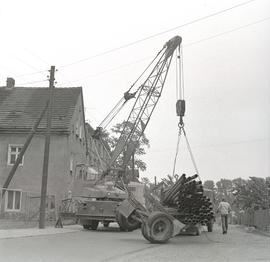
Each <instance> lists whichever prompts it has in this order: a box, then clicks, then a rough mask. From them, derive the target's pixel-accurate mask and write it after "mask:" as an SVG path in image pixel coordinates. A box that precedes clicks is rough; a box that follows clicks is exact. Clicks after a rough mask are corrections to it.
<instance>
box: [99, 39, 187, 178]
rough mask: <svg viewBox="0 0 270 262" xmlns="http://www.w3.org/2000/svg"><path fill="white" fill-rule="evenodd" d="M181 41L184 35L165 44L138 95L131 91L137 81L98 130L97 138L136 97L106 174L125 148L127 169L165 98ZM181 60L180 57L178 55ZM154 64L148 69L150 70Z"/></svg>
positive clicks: (124, 162) (123, 166)
mask: <svg viewBox="0 0 270 262" xmlns="http://www.w3.org/2000/svg"><path fill="white" fill-rule="evenodd" d="M181 42H182V38H181V37H180V36H175V37H173V38H172V39H170V40H169V41H167V42H166V43H165V44H164V46H163V48H162V49H161V50H160V51H159V52H158V54H157V55H156V57H155V58H154V60H153V61H152V62H151V64H153V62H154V61H157V62H156V64H155V66H154V67H153V68H152V70H151V72H150V74H149V75H148V77H147V78H146V80H145V81H144V82H143V83H142V84H141V85H140V86H139V87H138V88H137V89H136V90H135V92H131V88H133V87H134V86H135V84H136V83H137V82H138V80H136V82H135V83H134V84H133V85H132V86H131V88H130V89H129V90H128V91H127V92H125V93H124V96H123V98H122V99H121V100H120V101H119V102H118V104H117V105H116V106H115V107H114V109H113V110H112V111H111V112H110V114H109V115H108V116H107V117H106V118H105V119H104V120H103V121H102V123H101V125H100V126H99V127H98V128H97V129H96V130H97V131H96V133H95V136H96V137H97V135H98V134H99V133H100V132H101V131H102V129H103V125H105V124H106V125H108V123H109V122H110V121H111V120H112V119H113V118H114V117H115V115H116V114H117V113H118V112H119V111H120V110H121V108H122V107H123V105H124V104H125V103H126V102H127V101H129V100H130V99H132V98H135V102H134V104H133V107H132V110H131V112H130V114H129V116H128V118H127V120H126V121H125V122H124V127H123V129H122V131H121V134H120V137H119V139H118V142H117V144H116V146H115V148H114V151H113V152H112V155H111V159H110V161H109V163H108V164H107V167H106V170H105V172H104V173H105V174H107V173H108V172H109V170H111V169H112V168H113V167H114V164H115V162H116V160H117V159H118V157H119V155H120V154H121V153H123V151H124V149H125V157H124V161H123V163H122V169H123V170H124V169H125V167H126V165H127V163H128V162H129V160H130V158H131V156H132V154H133V153H134V150H135V148H136V146H137V143H138V141H139V140H140V138H141V136H142V134H143V133H144V130H145V129H146V127H147V125H148V123H149V120H150V118H151V115H152V113H153V111H154V109H155V107H156V105H157V103H158V101H159V99H160V97H161V94H162V90H163V87H164V84H165V81H166V78H167V74H168V71H169V68H170V65H171V61H172V57H173V54H174V51H175V50H176V49H177V48H179V50H180V45H181ZM178 58H180V57H179V56H178ZM151 64H150V65H151ZM150 65H149V66H148V67H150ZM147 69H148V68H147ZM145 71H146V70H145ZM145 71H144V72H145ZM141 76H142V75H141Z"/></svg>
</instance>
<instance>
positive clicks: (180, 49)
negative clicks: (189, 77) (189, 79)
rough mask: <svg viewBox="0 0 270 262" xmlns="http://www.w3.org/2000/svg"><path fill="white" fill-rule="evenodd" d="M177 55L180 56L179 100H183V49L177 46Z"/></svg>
mask: <svg viewBox="0 0 270 262" xmlns="http://www.w3.org/2000/svg"><path fill="white" fill-rule="evenodd" d="M179 53H180V54H179V55H180V67H181V68H180V74H181V75H180V88H181V93H180V94H181V99H183V100H184V99H185V93H184V87H185V86H184V62H183V47H182V45H181V46H179Z"/></svg>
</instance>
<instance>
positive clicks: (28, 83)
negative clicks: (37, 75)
mask: <svg viewBox="0 0 270 262" xmlns="http://www.w3.org/2000/svg"><path fill="white" fill-rule="evenodd" d="M47 81H48V79H45V80H39V81H32V82H25V83H19V84H16V86H23V85H30V84H36V83H42V82H47Z"/></svg>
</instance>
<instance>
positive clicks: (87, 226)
mask: <svg viewBox="0 0 270 262" xmlns="http://www.w3.org/2000/svg"><path fill="white" fill-rule="evenodd" d="M83 228H84V229H86V230H90V228H91V225H89V224H85V225H83Z"/></svg>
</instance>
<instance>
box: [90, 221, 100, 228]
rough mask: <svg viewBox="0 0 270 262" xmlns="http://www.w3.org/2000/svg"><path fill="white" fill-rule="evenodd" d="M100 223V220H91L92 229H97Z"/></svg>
mask: <svg viewBox="0 0 270 262" xmlns="http://www.w3.org/2000/svg"><path fill="white" fill-rule="evenodd" d="M98 223H99V221H98V220H92V221H91V229H92V230H97V228H98Z"/></svg>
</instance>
